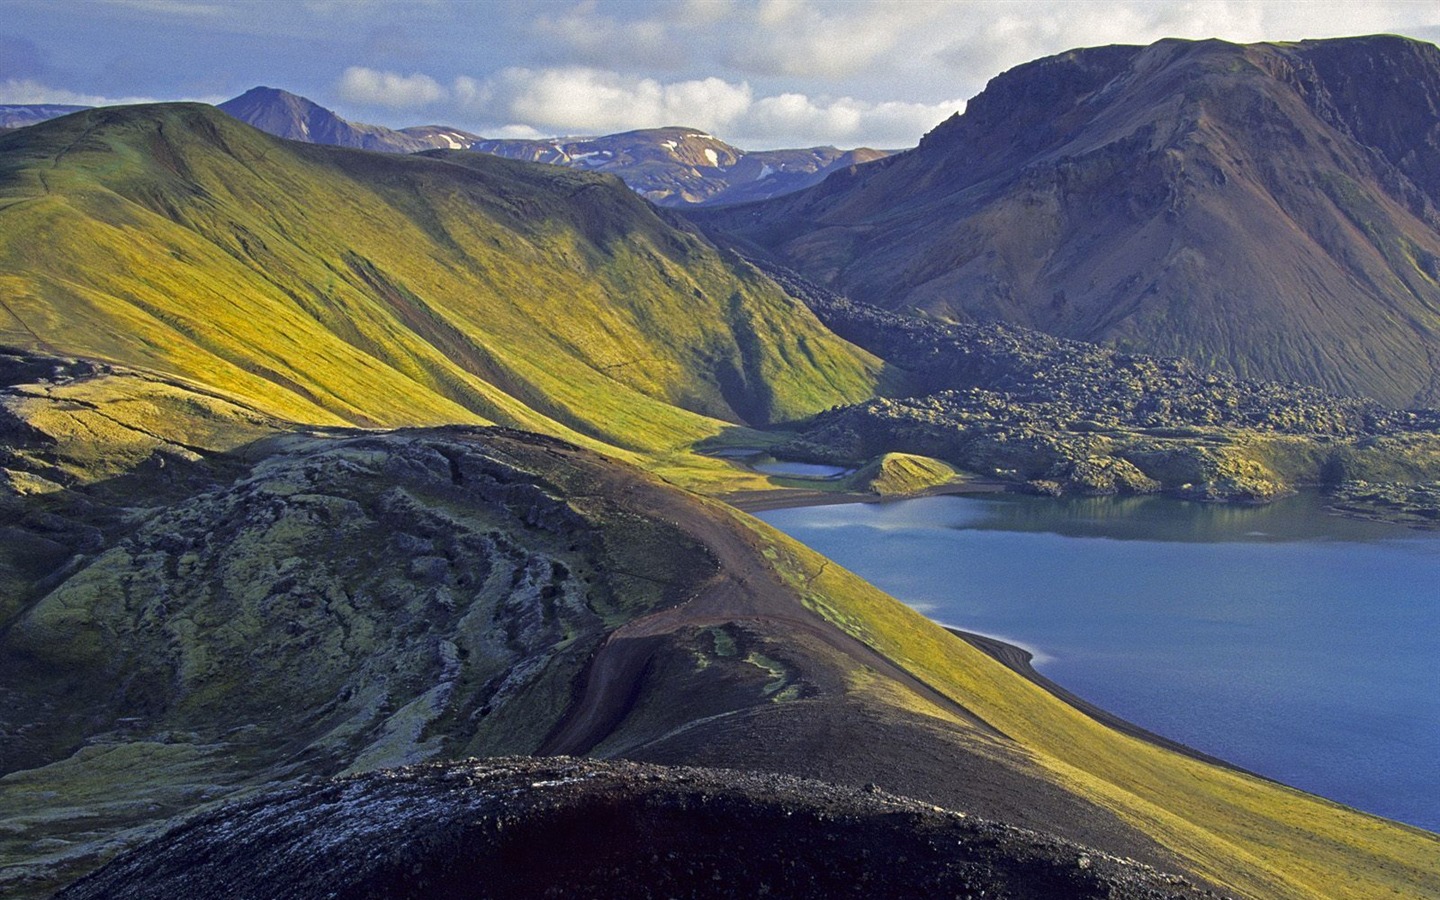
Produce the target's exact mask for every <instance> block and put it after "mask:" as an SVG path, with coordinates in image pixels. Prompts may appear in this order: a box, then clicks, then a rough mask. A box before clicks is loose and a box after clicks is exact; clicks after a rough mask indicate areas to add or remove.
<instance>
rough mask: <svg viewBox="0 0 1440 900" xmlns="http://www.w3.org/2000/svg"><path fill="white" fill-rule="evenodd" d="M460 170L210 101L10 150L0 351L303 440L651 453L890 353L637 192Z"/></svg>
mask: <svg viewBox="0 0 1440 900" xmlns="http://www.w3.org/2000/svg"><path fill="white" fill-rule="evenodd" d="M455 160H456V161H455V162H451V161H447V160H445V159H429V158H414V157H398V156H388V155H380V154H370V153H364V152H358V151H347V150H343V149H338V148H330V147H316V146H310V145H302V144H295V143H290V142H286V141H281V140H278V139H275V138H272V137H269V136H267V135H264V134H262V133H260V132H258V131H255V130H254V129H252V128H250V127H248V126H245V125H243V124H241V123H239V122H237V121H235V120H233V119H231V118H230V117H228V116H226V115H224V114H223V113H220V112H217V111H216V110H214V109H213V108H210V107H206V106H201V105H193V104H172V105H156V106H141V107H128V108H121V109H101V110H93V111H89V112H85V113H81V114H78V115H75V116H69V117H66V118H64V119H60V120H56V121H53V122H49V123H45V124H43V125H40V126H36V127H32V128H27V129H24V130H22V131H19V132H16V133H14V134H10V135H6V136H5V137H3V138H0V300H3V304H4V308H3V309H0V341H3V342H5V343H8V344H11V345H16V346H20V347H29V348H33V349H44V350H48V351H54V352H61V353H73V354H77V355H84V356H90V357H96V358H100V359H105V360H111V361H115V362H119V363H124V364H128V365H135V366H141V367H145V368H149V369H153V370H155V371H158V372H162V373H166V374H168V375H174V376H180V377H183V378H187V379H191V380H193V381H195V382H198V383H201V384H205V385H208V386H210V387H212V388H218V389H222V390H226V391H230V392H233V393H234V394H236V395H238V396H240V397H244V398H247V399H249V400H250V401H252V402H253V403H254V404H256V405H257V406H258V407H259V408H261V409H263V410H265V411H267V412H270V413H272V414H274V415H277V416H281V417H284V418H288V419H292V420H296V421H301V422H311V423H322V424H342V423H343V424H354V425H364V426H396V425H417V424H434V423H440V422H470V423H483V422H493V423H499V424H505V425H514V426H518V427H524V428H529V429H533V430H538V431H544V432H549V433H553V434H562V435H565V436H567V437H570V438H571V439H575V440H581V441H584V442H589V443H591V444H603V445H608V446H610V447H611V448H619V449H621V450H629V451H639V452H643V453H657V452H663V451H666V450H671V449H674V448H676V447H680V446H684V445H687V444H688V443H690V442H692V441H694V440H695V439H697V438H700V437H703V436H707V435H711V434H714V433H716V432H717V431H718V430H719V429H720V428H722V427H723V423H727V422H728V423H745V424H760V423H765V422H771V421H775V420H781V419H787V418H791V417H795V416H799V415H803V414H806V413H810V412H814V411H816V410H818V409H823V408H825V407H827V406H829V405H831V404H833V403H835V402H840V401H843V400H858V399H861V398H863V397H864V396H866V395H868V394H869V393H870V392H871V390H872V388H873V385H874V383H875V377H876V369H877V364H876V362H875V361H874V360H873V359H872V358H870V357H868V356H867V355H866V354H864V353H862V352H860V351H857V350H855V349H854V348H852V347H850V346H848V345H847V344H845V343H844V342H842V341H840V340H838V339H836V338H834V337H833V336H832V335H830V334H829V333H828V332H826V331H825V330H824V329H823V328H822V327H821V326H820V325H819V324H818V323H817V322H816V321H815V320H814V318H813V317H812V316H810V315H809V314H808V313H807V312H806V311H805V310H804V308H803V307H801V306H800V305H798V304H796V303H794V302H793V301H791V300H790V299H789V298H787V297H786V296H785V295H784V294H783V293H782V292H781V291H779V290H778V289H776V288H775V287H774V286H773V285H772V284H770V283H769V282H768V281H766V280H765V279H764V278H763V277H761V276H758V275H757V274H755V273H754V272H753V271H750V270H748V269H743V268H737V267H736V266H735V265H732V264H731V263H730V262H729V261H727V260H726V259H725V258H722V256H721V255H720V254H719V253H718V252H717V251H716V250H715V249H714V248H713V247H711V246H710V245H709V244H708V243H706V242H705V241H704V240H703V239H701V238H699V237H697V236H696V235H694V234H693V233H690V232H688V231H686V230H683V229H680V228H676V227H674V226H672V225H671V224H669V223H667V222H665V221H663V220H662V219H660V218H659V217H658V216H657V215H656V214H655V212H654V211H653V210H652V209H651V208H650V207H649V206H648V205H646V204H645V203H644V202H643V201H641V200H639V199H638V198H636V197H634V196H633V195H632V194H631V193H630V192H629V191H627V190H625V188H624V187H623V185H621V184H620V183H619V182H618V181H615V180H613V179H608V178H604V177H599V176H591V175H586V174H583V173H578V172H568V171H564V170H558V169H552V168H548V167H538V166H530V165H526V164H520V163H514V162H510V161H506V160H500V159H495V158H491V157H484V156H480V155H478V154H477V155H475V156H473V157H469V158H466V157H457V158H455ZM457 163H458V164H457Z"/></svg>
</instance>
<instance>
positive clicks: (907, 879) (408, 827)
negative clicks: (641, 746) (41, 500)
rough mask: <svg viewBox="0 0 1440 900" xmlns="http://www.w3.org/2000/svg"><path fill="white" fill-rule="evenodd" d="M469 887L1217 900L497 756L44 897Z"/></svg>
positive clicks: (221, 824)
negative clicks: (382, 849)
mask: <svg viewBox="0 0 1440 900" xmlns="http://www.w3.org/2000/svg"><path fill="white" fill-rule="evenodd" d="M297 838H298V839H297ZM378 845H383V846H384V847H385V848H386V852H385V853H383V854H377V853H376V852H375V848H376V847H377V846H378ZM556 848H563V852H559V853H557V852H555V850H556ZM897 859H904V860H905V863H904V864H903V865H896V864H895V862H896V860H897ZM616 873H620V874H619V876H618V877H617V874H616ZM477 884H482V885H484V886H485V889H484V890H485V896H487V897H495V898H500V897H515V898H528V897H540V896H544V897H549V896H563V897H595V898H599V897H627V898H628V897H710V896H726V897H754V896H763V895H766V894H773V895H775V896H779V897H790V898H816V900H820V898H830V897H864V898H871V897H923V896H937V895H944V896H964V895H967V894H968V895H970V896H987V895H988V896H1018V897H1057V898H1059V897H1064V898H1067V900H1087V898H1095V900H1101V898H1104V900H1160V898H1172V897H1173V898H1189V897H1194V898H1198V897H1202V896H1212V897H1213V896H1214V895H1213V894H1210V893H1209V892H1202V891H1199V890H1196V889H1195V888H1193V887H1192V886H1190V885H1188V884H1187V883H1186V882H1185V881H1184V879H1182V878H1179V877H1177V876H1174V875H1169V876H1166V875H1161V874H1160V873H1157V872H1155V871H1153V870H1151V869H1149V868H1147V867H1144V866H1139V865H1136V864H1135V863H1133V862H1130V861H1127V860H1120V859H1115V858H1113V857H1107V856H1106V855H1105V854H1102V853H1099V852H1096V851H1094V850H1089V849H1087V848H1084V847H1080V846H1077V845H1075V844H1072V843H1068V842H1063V841H1056V840H1053V839H1048V838H1045V837H1043V836H1041V835H1037V834H1035V833H1033V832H1026V831H1022V830H1020V829H1018V828H1008V827H1006V826H1003V825H998V824H995V823H992V822H986V821H984V820H980V819H974V818H970V817H967V816H965V815H963V814H960V813H954V812H947V811H944V810H941V809H939V808H938V807H934V806H931V805H929V804H922V803H917V802H915V801H913V800H906V799H904V798H901V797H895V796H892V795H887V794H884V793H883V792H881V791H880V790H879V789H878V788H874V787H873V786H872V787H871V790H870V791H861V790H856V789H853V788H850V789H845V788H837V787H835V786H833V785H827V784H823V783H820V782H815V781H805V780H801V779H796V778H786V777H782V776H775V775H749V774H746V773H743V772H734V771H725V770H714V769H695V768H667V767H664V766H654V765H639V764H635V763H597V762H589V761H584V760H576V759H566V758H559V759H553V760H535V759H525V758H513V757H512V758H502V759H497V760H492V761H487V762H474V761H472V762H465V763H458V764H449V765H428V766H420V767H414V768H411V769H405V770H400V771H396V772H386V773H382V774H378V775H369V776H358V777H354V778H349V779H345V780H342V781H339V782H336V783H331V784H326V785H323V786H318V787H312V788H301V789H298V790H292V791H289V792H287V793H283V794H274V795H270V796H268V797H265V798H263V799H260V800H257V801H253V802H251V803H248V804H245V805H243V806H235V807H230V808H227V809H225V810H223V811H221V812H219V813H216V814H212V815H211V816H209V817H207V818H204V819H201V820H198V821H195V822H191V823H189V824H187V825H186V826H184V827H183V828H182V829H181V830H179V831H176V832H172V833H171V834H169V835H167V836H166V837H164V838H162V839H159V840H157V841H155V842H154V843H152V844H149V845H147V846H145V847H142V848H141V849H139V850H137V851H135V852H133V853H131V854H129V855H127V856H125V857H124V858H122V859H120V860H117V861H116V862H115V863H113V864H112V865H111V866H109V867H108V868H106V869H105V870H103V871H102V872H100V873H99V874H97V875H95V876H93V877H91V878H89V879H87V880H85V881H83V882H81V883H80V884H77V885H76V886H75V887H73V888H71V889H70V890H67V891H65V892H63V893H62V895H61V896H62V897H65V898H69V900H77V898H86V897H94V898H102V897H103V898H112V900H114V898H121V897H135V898H146V897H154V896H156V895H164V896H172V897H174V896H185V897H195V898H199V897H219V896H224V897H229V898H235V900H239V898H248V897H253V898H257V900H260V898H263V900H269V898H273V897H276V896H296V897H302V896H303V897H321V896H346V897H362V896H369V897H386V898H403V897H415V898H422V897H423V898H434V900H439V898H451V897H453V898H469V897H474V896H475V885H477Z"/></svg>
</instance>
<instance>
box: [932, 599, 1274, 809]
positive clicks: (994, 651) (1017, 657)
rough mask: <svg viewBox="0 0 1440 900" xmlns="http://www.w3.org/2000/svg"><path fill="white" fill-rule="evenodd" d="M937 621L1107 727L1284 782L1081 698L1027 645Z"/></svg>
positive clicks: (1244, 771) (1165, 746) (1200, 759)
mask: <svg viewBox="0 0 1440 900" xmlns="http://www.w3.org/2000/svg"><path fill="white" fill-rule="evenodd" d="M936 624H937V625H940V627H941V628H944V629H945V630H946V631H948V632H950V633H951V634H953V635H955V636H956V637H958V638H960V639H961V640H963V641H964V642H965V643H967V644H969V645H970V646H972V647H974V648H975V649H977V650H979V651H980V652H982V653H984V654H985V655H986V656H989V657H990V658H991V659H994V660H995V661H996V662H998V663H1000V664H1001V665H1003V666H1005V668H1007V669H1009V670H1010V671H1012V672H1014V673H1016V674H1017V675H1020V676H1022V677H1023V678H1025V679H1026V680H1027V681H1030V682H1031V683H1033V684H1035V685H1036V686H1037V687H1041V688H1044V689H1045V690H1046V691H1048V692H1049V693H1050V694H1051V695H1053V696H1054V697H1055V698H1056V699H1058V700H1061V701H1063V702H1064V703H1066V704H1068V705H1069V706H1071V707H1073V708H1075V709H1077V710H1079V711H1080V712H1082V713H1084V714H1085V715H1087V716H1089V717H1090V718H1092V719H1094V720H1095V721H1097V722H1099V723H1100V724H1102V725H1105V726H1106V727H1108V728H1113V729H1115V730H1116V731H1118V732H1120V733H1121V734H1125V735H1129V736H1130V737H1133V738H1137V739H1139V740H1142V741H1145V742H1146V743H1149V744H1154V745H1155V746H1157V747H1162V748H1164V749H1166V750H1171V751H1174V752H1175V753H1179V754H1181V755H1183V756H1188V757H1190V758H1191V759H1196V760H1199V761H1201V762H1205V763H1210V764H1211V765H1216V766H1221V767H1223V768H1226V769H1230V770H1231V771H1234V772H1240V773H1242V774H1244V775H1250V776H1253V777H1255V778H1260V779H1263V780H1265V781H1269V782H1271V783H1273V784H1283V782H1279V781H1276V780H1275V779H1273V778H1267V777H1265V776H1264V775H1261V774H1259V773H1258V772H1252V771H1250V770H1249V769H1246V768H1244V767H1243V766H1238V765H1236V764H1235V763H1232V762H1230V761H1229V760H1226V759H1222V758H1220V757H1218V756H1212V755H1211V754H1209V753H1206V752H1204V751H1203V750H1197V749H1195V748H1194V747H1191V746H1190V745H1189V744H1182V743H1181V742H1179V741H1177V740H1173V739H1171V738H1167V737H1165V736H1164V735H1162V734H1156V733H1155V732H1153V731H1150V730H1149V729H1147V728H1142V727H1141V726H1139V725H1136V724H1135V723H1134V722H1131V721H1130V720H1128V719H1123V718H1121V717H1120V716H1118V715H1116V714H1115V713H1112V712H1110V711H1109V710H1107V709H1105V708H1104V707H1101V706H1097V705H1096V704H1094V703H1091V702H1090V701H1089V700H1086V699H1085V698H1084V697H1081V696H1079V695H1078V694H1075V693H1073V692H1071V691H1069V690H1066V689H1065V688H1064V687H1063V686H1061V685H1059V684H1057V683H1056V682H1054V681H1051V680H1050V679H1049V678H1046V677H1045V676H1044V675H1042V674H1040V672H1039V671H1038V670H1037V669H1036V668H1035V666H1034V665H1033V664H1032V662H1033V660H1034V653H1032V652H1031V651H1029V650H1027V649H1025V648H1024V647H1021V646H1019V645H1016V644H1012V643H1010V642H1009V641H1004V640H1001V639H1000V638H996V637H991V636H990V635H988V634H979V633H977V632H974V631H966V630H965V629H963V628H956V627H955V626H953V625H943V624H940V623H938V622H937V623H936ZM1287 787H1288V785H1287Z"/></svg>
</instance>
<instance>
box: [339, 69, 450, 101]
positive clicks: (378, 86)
mask: <svg viewBox="0 0 1440 900" xmlns="http://www.w3.org/2000/svg"><path fill="white" fill-rule="evenodd" d="M339 88H340V97H341V99H343V100H345V101H346V102H348V103H362V104H366V105H369V106H386V107H389V108H391V109H414V108H416V107H420V106H429V105H430V104H432V103H435V102H437V101H439V100H443V99H445V98H446V97H448V96H449V93H448V92H447V91H446V90H445V88H443V87H441V86H440V83H439V82H438V81H436V80H435V79H433V78H431V77H430V76H429V75H423V74H421V73H419V72H415V73H413V74H411V75H397V74H396V73H394V72H378V71H376V70H375V69H367V68H365V67H364V66H351V67H350V68H348V69H346V70H345V73H344V74H343V75H341V76H340V85H339Z"/></svg>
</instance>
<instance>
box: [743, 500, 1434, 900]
mask: <svg viewBox="0 0 1440 900" xmlns="http://www.w3.org/2000/svg"><path fill="white" fill-rule="evenodd" d="M755 527H756V528H757V529H759V530H761V531H763V532H765V533H767V534H768V535H769V538H770V540H771V541H772V542H773V543H772V546H771V549H770V550H769V552H768V554H767V555H770V556H771V557H772V558H774V559H775V560H776V562H777V568H778V569H779V570H780V571H781V572H788V573H789V577H790V579H791V583H792V584H794V585H795V587H796V588H797V589H798V590H800V591H801V592H802V595H803V597H804V602H805V604H806V605H807V606H809V607H810V608H812V609H814V610H816V611H817V612H819V613H820V614H821V615H823V616H824V617H825V618H826V619H828V620H830V621H831V622H833V623H835V624H836V625H838V626H840V627H841V628H843V629H845V630H847V631H849V632H850V633H852V634H854V635H855V636H856V637H859V638H860V639H862V640H864V641H865V642H866V643H868V644H870V645H871V646H873V647H875V648H876V649H877V650H879V651H881V652H882V653H884V654H885V655H886V656H888V657H889V658H890V659H893V660H895V661H896V662H897V663H899V664H900V665H901V666H903V667H904V668H905V669H906V670H908V671H910V672H912V673H914V674H915V675H917V676H918V677H919V678H920V679H921V680H923V681H924V682H926V683H928V684H929V685H931V686H933V687H935V688H936V689H938V690H939V691H941V692H942V693H943V694H945V695H946V696H948V697H950V698H952V699H954V700H955V701H957V702H959V703H960V704H961V705H963V706H964V707H965V708H967V709H969V710H970V711H972V712H973V713H975V714H976V715H978V716H979V717H980V718H982V719H984V720H985V721H986V722H988V723H990V724H991V725H993V726H994V727H995V728H997V729H998V730H1000V731H1001V732H1003V733H1004V734H1005V735H1007V736H1008V737H1009V738H1010V739H1012V740H1013V741H1014V742H1015V743H1016V744H1018V745H1020V746H1021V747H1024V748H1025V749H1026V750H1027V751H1028V752H1029V753H1031V754H1033V757H1034V759H1035V761H1036V762H1037V763H1038V764H1039V765H1040V766H1042V767H1043V768H1044V769H1045V770H1046V771H1047V772H1048V777H1050V778H1053V779H1054V780H1055V781H1056V782H1057V783H1059V784H1061V785H1063V786H1065V787H1066V788H1067V789H1068V790H1071V791H1073V792H1075V793H1077V794H1079V795H1080V796H1082V797H1085V798H1087V799H1089V800H1091V801H1093V802H1096V803H1098V804H1100V805H1102V806H1105V807H1108V808H1110V809H1111V810H1113V811H1114V812H1115V813H1117V814H1118V815H1119V816H1120V817H1121V818H1122V819H1124V820H1126V821H1128V822H1130V823H1131V824H1132V825H1134V826H1135V827H1136V828H1138V829H1139V830H1140V831H1142V832H1144V833H1146V834H1148V835H1150V836H1151V837H1153V838H1154V839H1155V840H1156V841H1157V842H1159V843H1160V844H1162V845H1163V846H1165V847H1167V848H1169V849H1170V850H1172V851H1174V852H1175V853H1176V854H1177V855H1178V856H1179V857H1180V858H1181V859H1183V860H1185V861H1186V864H1187V867H1189V868H1190V869H1191V870H1192V871H1195V872H1197V873H1199V874H1201V875H1202V876H1204V877H1205V878H1207V879H1208V880H1210V881H1211V882H1213V883H1215V884H1217V885H1220V886H1222V887H1224V888H1226V889H1228V890H1231V891H1234V892H1236V893H1237V894H1238V895H1240V896H1244V897H1254V898H1266V900H1271V898H1295V900H1302V898H1313V897H1347V898H1375V897H1421V896H1424V897H1430V896H1440V868H1437V866H1436V861H1437V860H1440V837H1437V836H1436V835H1434V834H1431V833H1429V832H1425V831H1422V830H1420V829H1417V828H1412V827H1409V826H1406V825H1400V824H1397V823H1394V822H1390V821H1387V820H1385V819H1381V818H1378V817H1375V816H1371V815H1367V814H1365V813H1360V812H1357V811H1355V810H1352V809H1349V808H1348V807H1344V806H1341V805H1339V804H1337V803H1333V802H1331V801H1328V800H1324V799H1322V798H1319V797H1316V796H1314V795H1312V794H1307V793H1304V792H1302V791H1298V790H1294V789H1292V788H1289V787H1286V786H1284V785H1281V784H1278V783H1276V782H1272V781H1268V780H1265V779H1262V778H1259V777H1256V776H1252V775H1247V774H1244V773H1242V772H1238V771H1234V770H1230V769H1225V768H1221V767H1219V766H1216V765H1213V764H1210V763H1207V762H1202V761H1200V760H1196V759H1191V758H1189V757H1185V756H1181V755H1179V754H1177V753H1175V752H1172V751H1170V750H1166V749H1164V748H1161V747H1158V746H1156V745H1154V744H1150V743H1147V742H1145V741H1142V740H1140V739H1138V738H1134V737H1130V736H1127V735H1124V734H1121V733H1120V732H1118V731H1115V730H1113V729H1111V728H1109V727H1107V726H1105V725H1102V724H1100V723H1099V722H1097V721H1095V720H1094V719H1092V718H1090V717H1089V716H1087V715H1086V714H1085V713H1083V712H1081V711H1079V710H1077V709H1075V708H1074V707H1072V706H1069V705H1068V704H1066V703H1064V702H1063V701H1061V700H1059V699H1057V698H1055V697H1054V696H1052V695H1051V694H1049V693H1048V692H1046V691H1045V690H1044V689H1043V688H1040V687H1039V686H1037V685H1035V684H1033V683H1031V682H1029V681H1026V680H1024V679H1022V678H1020V677H1018V676H1017V675H1016V674H1015V673H1013V672H1011V671H1010V670H1008V669H1006V668H1005V667H1003V666H1002V665H1000V664H999V663H997V662H996V661H995V660H993V659H991V658H990V657H989V656H987V655H985V654H984V653H982V652H981V651H979V650H977V649H975V648H974V647H972V646H970V645H969V644H966V643H965V642H963V641H961V640H959V639H957V638H955V637H954V636H953V635H950V634H949V633H947V632H946V631H945V630H944V629H942V628H940V627H939V626H937V625H936V624H935V623H933V622H931V621H930V620H928V619H926V618H925V617H923V616H921V615H920V614H919V613H917V612H915V611H913V610H911V609H910V608H909V607H906V606H903V605H901V604H899V603H896V602H895V601H894V600H893V599H892V598H890V597H889V596H887V595H885V594H883V593H881V592H880V591H879V590H877V589H876V588H874V587H872V586H871V585H869V584H868V583H866V582H865V581H863V580H861V579H860V578H858V577H856V576H855V575H852V574H851V573H849V572H847V571H845V570H844V569H842V568H840V567H839V566H836V565H835V564H834V563H831V562H830V561H828V560H826V559H824V558H823V557H821V556H819V555H818V554H816V553H814V552H813V551H811V550H809V549H808V548H805V547H803V546H802V545H800V544H798V543H796V542H794V541H792V540H791V539H789V538H787V537H785V536H784V535H781V534H780V533H779V532H776V531H773V530H772V529H769V528H768V527H766V526H763V525H758V524H756V526H755ZM932 711H933V713H934V714H942V713H941V711H939V710H934V709H933V708H932Z"/></svg>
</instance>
